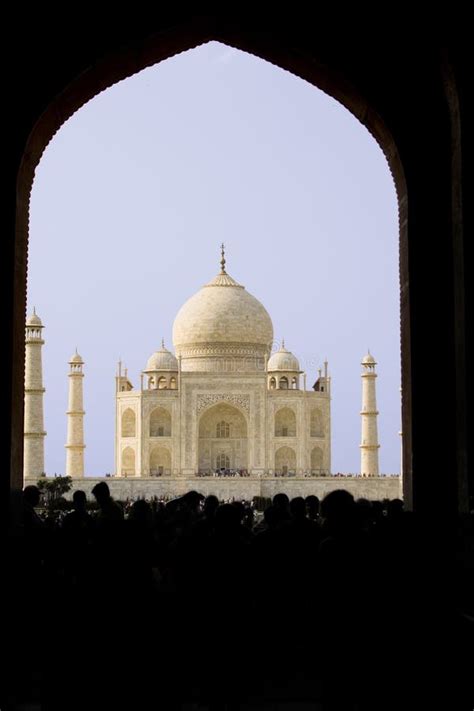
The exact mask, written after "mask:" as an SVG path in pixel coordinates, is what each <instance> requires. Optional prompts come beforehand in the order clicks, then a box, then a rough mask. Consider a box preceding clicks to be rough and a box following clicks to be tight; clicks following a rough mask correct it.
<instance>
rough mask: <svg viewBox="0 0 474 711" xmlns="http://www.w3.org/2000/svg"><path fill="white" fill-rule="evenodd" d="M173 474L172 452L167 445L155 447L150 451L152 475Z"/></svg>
mask: <svg viewBox="0 0 474 711" xmlns="http://www.w3.org/2000/svg"><path fill="white" fill-rule="evenodd" d="M170 474H171V452H170V450H169V449H168V448H167V447H153V449H152V450H151V452H150V476H169V475H170Z"/></svg>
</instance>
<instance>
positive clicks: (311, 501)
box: [305, 494, 319, 521]
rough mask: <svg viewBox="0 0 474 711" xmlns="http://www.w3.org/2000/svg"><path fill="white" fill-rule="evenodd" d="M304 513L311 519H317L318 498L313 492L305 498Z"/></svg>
mask: <svg viewBox="0 0 474 711" xmlns="http://www.w3.org/2000/svg"><path fill="white" fill-rule="evenodd" d="M305 502H306V513H307V516H308V518H309V519H311V521H319V499H318V497H317V496H315V495H314V494H310V495H309V496H307V497H306V499H305Z"/></svg>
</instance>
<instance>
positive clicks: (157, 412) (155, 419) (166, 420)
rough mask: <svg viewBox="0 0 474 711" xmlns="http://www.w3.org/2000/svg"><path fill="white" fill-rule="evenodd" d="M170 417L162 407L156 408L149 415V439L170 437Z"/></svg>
mask: <svg viewBox="0 0 474 711" xmlns="http://www.w3.org/2000/svg"><path fill="white" fill-rule="evenodd" d="M171 431H172V429H171V415H170V413H169V412H168V410H165V408H164V407H156V408H155V409H154V410H152V412H151V414H150V437H171Z"/></svg>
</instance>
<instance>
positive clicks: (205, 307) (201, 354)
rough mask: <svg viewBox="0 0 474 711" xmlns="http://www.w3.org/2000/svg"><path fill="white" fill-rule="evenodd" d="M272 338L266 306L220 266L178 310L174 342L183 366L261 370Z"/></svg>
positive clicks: (188, 367)
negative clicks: (213, 276) (212, 277)
mask: <svg viewBox="0 0 474 711" xmlns="http://www.w3.org/2000/svg"><path fill="white" fill-rule="evenodd" d="M272 342H273V325H272V321H271V318H270V316H269V314H268V312H267V310H266V309H265V307H264V306H263V305H262V304H261V303H260V301H258V299H256V298H255V297H254V296H252V294H249V292H248V291H246V290H245V288H244V287H243V286H242V285H241V284H238V283H237V282H236V281H235V280H234V279H233V278H232V277H231V276H229V274H227V272H226V271H225V259H224V255H222V260H221V272H220V274H218V275H217V276H216V277H215V278H214V279H213V280H212V281H210V282H209V283H208V284H206V285H205V286H203V287H202V289H200V290H199V291H198V292H197V293H196V294H194V296H192V297H191V298H190V299H188V301H186V303H185V304H184V305H183V306H182V307H181V309H180V310H179V312H178V314H177V316H176V318H175V321H174V325H173V345H174V347H175V351H176V355H177V356H181V357H182V369H183V370H200V371H205V370H223V371H232V370H235V371H242V370H262V371H263V370H264V362H265V356H266V355H268V354H269V352H270V348H271V345H272Z"/></svg>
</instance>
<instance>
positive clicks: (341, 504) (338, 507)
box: [321, 489, 355, 525]
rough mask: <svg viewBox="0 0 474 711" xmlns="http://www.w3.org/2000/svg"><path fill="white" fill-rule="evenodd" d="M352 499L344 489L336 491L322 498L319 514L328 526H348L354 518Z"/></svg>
mask: <svg viewBox="0 0 474 711" xmlns="http://www.w3.org/2000/svg"><path fill="white" fill-rule="evenodd" d="M354 507H355V503H354V497H353V496H352V494H350V493H349V492H348V491H346V490H345V489H336V490H335V491H331V493H330V494H327V496H325V497H324V499H323V501H322V503H321V514H322V516H323V518H324V519H325V520H326V521H327V522H328V523H330V524H335V525H339V524H343V525H344V524H349V523H351V522H352V520H353V518H354Z"/></svg>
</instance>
